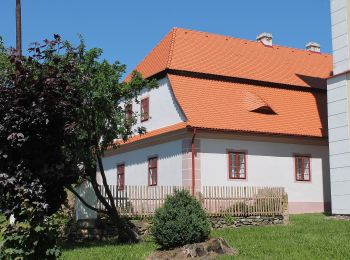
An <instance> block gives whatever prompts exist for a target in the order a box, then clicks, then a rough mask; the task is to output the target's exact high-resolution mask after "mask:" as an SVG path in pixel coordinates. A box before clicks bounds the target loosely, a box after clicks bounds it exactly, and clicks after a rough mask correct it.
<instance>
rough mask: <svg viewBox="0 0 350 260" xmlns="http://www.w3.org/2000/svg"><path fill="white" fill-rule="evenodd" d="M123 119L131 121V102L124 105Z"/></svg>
mask: <svg viewBox="0 0 350 260" xmlns="http://www.w3.org/2000/svg"><path fill="white" fill-rule="evenodd" d="M125 118H126V119H127V120H131V118H132V103H131V102H130V103H127V104H126V105H125Z"/></svg>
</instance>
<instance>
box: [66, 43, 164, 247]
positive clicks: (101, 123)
mask: <svg viewBox="0 0 350 260" xmlns="http://www.w3.org/2000/svg"><path fill="white" fill-rule="evenodd" d="M76 53H77V54H78V57H77V59H78V61H79V68H80V71H81V77H82V79H83V80H81V79H78V82H76V87H77V88H79V89H80V93H81V95H82V97H83V100H84V102H83V104H82V105H81V106H80V107H79V118H78V120H77V125H78V127H79V129H80V133H79V135H78V136H77V139H76V142H75V143H72V144H71V147H70V148H71V149H70V150H71V151H72V153H74V154H78V155H80V158H79V161H80V162H81V166H82V167H83V174H82V175H81V178H82V179H83V180H84V181H87V182H88V183H90V184H91V186H92V188H93V189H94V191H95V194H96V196H97V199H98V200H99V201H100V202H101V204H102V205H103V206H104V209H103V210H102V209H97V208H96V207H95V206H93V205H89V204H88V203H86V201H85V200H84V198H82V197H80V196H79V194H78V193H77V192H76V191H75V189H74V187H73V185H71V186H68V187H67V188H68V189H69V190H70V191H72V192H73V193H74V194H75V195H76V196H77V197H78V198H79V199H80V200H81V201H82V202H83V203H84V204H85V206H87V207H88V208H90V209H92V210H95V211H97V212H100V213H105V214H107V215H108V216H109V217H110V219H111V220H112V221H113V222H114V223H115V224H116V226H117V227H118V229H119V239H120V240H121V241H123V242H126V241H127V242H130V241H136V236H135V235H136V234H135V233H134V232H133V231H132V230H131V229H130V228H129V226H128V225H127V224H126V223H125V220H124V219H123V218H121V217H120V216H119V214H118V211H117V205H116V204H115V200H114V198H113V196H112V193H111V191H110V189H109V186H108V184H107V179H106V175H105V171H104V165H103V163H102V157H103V155H104V152H105V151H106V149H108V148H115V149H117V145H116V143H115V140H116V139H120V140H127V139H128V138H129V137H130V136H132V135H133V134H134V133H135V132H137V133H138V134H142V133H144V132H145V130H146V129H144V128H142V127H138V128H135V122H136V119H135V117H136V115H135V114H134V115H133V116H132V117H126V113H128V111H126V109H127V107H126V106H125V104H127V103H128V102H130V101H131V100H136V102H138V99H137V98H138V95H139V94H140V92H141V90H143V89H148V90H149V89H152V88H155V87H157V82H156V81H155V80H151V81H149V80H145V79H143V78H142V76H141V74H139V73H138V72H136V71H134V72H133V73H132V75H131V77H130V80H129V81H128V82H126V81H122V76H123V74H124V73H125V66H124V65H121V64H120V63H119V62H114V63H112V64H110V63H109V62H107V61H106V60H102V61H100V56H101V54H102V50H101V49H91V50H86V48H85V45H84V42H83V41H81V44H80V45H79V47H78V48H77V52H76ZM82 81H83V82H84V84H81V82H82ZM97 172H99V173H100V175H101V177H102V185H103V186H104V190H105V192H106V195H107V198H106V197H105V196H104V195H103V194H102V193H101V188H100V187H99V184H98V182H97Z"/></svg>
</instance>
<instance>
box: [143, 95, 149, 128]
mask: <svg viewBox="0 0 350 260" xmlns="http://www.w3.org/2000/svg"><path fill="white" fill-rule="evenodd" d="M148 119H149V98H148V97H147V98H144V99H141V122H144V121H147V120H148Z"/></svg>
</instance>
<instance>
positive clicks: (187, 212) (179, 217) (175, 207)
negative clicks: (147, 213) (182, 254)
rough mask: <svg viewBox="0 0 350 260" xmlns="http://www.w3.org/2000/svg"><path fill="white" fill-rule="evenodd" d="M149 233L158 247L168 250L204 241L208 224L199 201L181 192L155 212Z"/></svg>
mask: <svg viewBox="0 0 350 260" xmlns="http://www.w3.org/2000/svg"><path fill="white" fill-rule="evenodd" d="M151 232H152V235H153V237H154V239H155V241H156V243H157V244H158V245H160V246H161V247H162V248H164V249H169V248H174V247H178V246H183V245H186V244H190V243H197V242H203V241H205V240H206V239H207V238H208V236H209V233H210V224H209V221H208V219H207V217H206V214H205V212H204V210H203V208H202V206H201V205H200V203H199V201H198V200H197V199H195V198H194V197H192V196H191V195H190V193H189V192H188V191H186V190H181V191H175V193H174V195H173V196H169V197H168V198H167V199H166V201H165V203H164V205H163V206H162V207H161V208H159V209H157V210H156V212H155V215H154V218H153V226H152V229H151Z"/></svg>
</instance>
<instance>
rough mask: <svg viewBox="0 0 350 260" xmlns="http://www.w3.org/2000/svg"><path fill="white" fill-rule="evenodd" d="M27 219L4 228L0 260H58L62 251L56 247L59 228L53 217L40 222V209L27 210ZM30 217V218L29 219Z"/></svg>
mask: <svg viewBox="0 0 350 260" xmlns="http://www.w3.org/2000/svg"><path fill="white" fill-rule="evenodd" d="M21 214H25V215H26V219H24V220H22V221H16V222H15V223H13V224H7V225H5V227H3V228H2V231H1V232H2V235H3V241H1V243H0V259H33V260H34V259H56V258H57V257H59V256H60V254H61V251H60V249H59V248H58V246H57V245H56V240H57V238H58V235H59V234H58V232H57V230H58V227H57V224H56V223H55V221H54V220H53V217H46V218H44V219H43V221H42V222H38V221H37V218H38V215H41V214H42V212H41V210H40V208H35V207H31V208H26V210H23V211H22V213H21ZM28 216H30V218H28Z"/></svg>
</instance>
